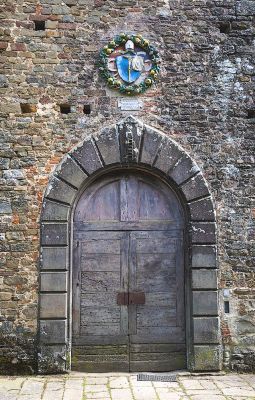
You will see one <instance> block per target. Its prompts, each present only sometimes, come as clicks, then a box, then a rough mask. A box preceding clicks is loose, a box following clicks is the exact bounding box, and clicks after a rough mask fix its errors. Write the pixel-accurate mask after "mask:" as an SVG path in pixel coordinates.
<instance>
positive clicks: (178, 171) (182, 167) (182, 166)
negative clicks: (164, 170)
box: [169, 155, 199, 185]
mask: <svg viewBox="0 0 255 400" xmlns="http://www.w3.org/2000/svg"><path fill="white" fill-rule="evenodd" d="M198 171H199V168H198V166H197V165H196V164H195V163H193V162H192V160H191V159H190V158H189V157H188V156H187V155H185V156H183V157H182V158H180V159H179V160H178V161H177V163H176V164H175V166H174V167H173V168H172V169H171V170H170V172H169V176H170V177H171V178H172V179H173V180H174V182H176V183H177V185H180V184H181V183H182V182H184V181H186V180H187V179H189V178H191V177H192V176H193V175H194V174H195V173H196V172H198Z"/></svg>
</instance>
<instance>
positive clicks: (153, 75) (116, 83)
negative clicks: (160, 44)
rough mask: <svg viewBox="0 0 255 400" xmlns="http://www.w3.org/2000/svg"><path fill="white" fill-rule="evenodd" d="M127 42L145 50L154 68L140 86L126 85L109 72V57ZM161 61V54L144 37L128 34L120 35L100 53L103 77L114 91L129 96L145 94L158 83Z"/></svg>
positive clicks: (100, 68) (99, 63)
mask: <svg viewBox="0 0 255 400" xmlns="http://www.w3.org/2000/svg"><path fill="white" fill-rule="evenodd" d="M127 40H132V42H133V43H134V44H135V45H136V46H138V47H140V48H142V49H144V50H145V51H146V52H147V54H148V55H149V56H150V59H151V62H152V67H151V69H150V71H149V72H148V76H147V77H146V78H145V80H144V81H143V82H141V83H140V84H135V83H134V84H132V85H126V84H125V83H122V82H121V81H120V80H118V79H116V78H115V77H114V76H112V74H111V73H110V71H109V70H108V57H109V56H110V55H111V54H112V53H113V52H114V50H115V49H116V48H117V47H119V46H121V45H124V44H125V43H126V42H127ZM159 64H160V59H159V53H158V51H157V50H156V49H155V47H154V46H152V45H151V44H150V43H149V41H148V40H146V39H144V38H143V37H142V35H127V34H126V33H120V34H119V35H117V36H115V38H114V39H113V40H111V41H110V42H109V43H108V45H106V46H104V48H103V49H102V50H101V51H100V53H99V62H98V67H99V71H100V74H101V76H102V77H103V78H104V79H105V80H106V81H107V83H108V85H109V86H110V88H112V89H117V90H119V91H120V92H121V93H123V94H127V95H129V96H130V95H136V94H140V93H144V92H145V90H146V89H148V88H149V87H150V86H152V84H153V83H154V82H155V81H156V79H157V76H158V73H159V71H160V65H159Z"/></svg>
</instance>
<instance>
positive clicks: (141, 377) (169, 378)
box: [137, 374, 177, 382]
mask: <svg viewBox="0 0 255 400" xmlns="http://www.w3.org/2000/svg"><path fill="white" fill-rule="evenodd" d="M176 378H177V376H176V375H152V374H138V375H137V380H138V381H156V382H177V379H176Z"/></svg>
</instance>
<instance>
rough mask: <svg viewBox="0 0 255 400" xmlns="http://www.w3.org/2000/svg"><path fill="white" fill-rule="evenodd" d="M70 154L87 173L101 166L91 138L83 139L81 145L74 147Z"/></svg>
mask: <svg viewBox="0 0 255 400" xmlns="http://www.w3.org/2000/svg"><path fill="white" fill-rule="evenodd" d="M71 155H72V157H73V158H74V159H75V160H77V161H78V163H79V164H80V165H81V166H82V167H83V168H84V169H85V171H86V172H87V173H88V174H92V173H93V172H95V171H97V170H98V169H100V168H102V167H103V165H102V162H101V160H100V157H99V154H98V151H97V149H96V146H95V144H94V142H93V140H92V139H89V140H85V141H84V142H83V143H82V144H81V145H79V146H78V147H76V148H75V149H74V151H73V152H72V153H71Z"/></svg>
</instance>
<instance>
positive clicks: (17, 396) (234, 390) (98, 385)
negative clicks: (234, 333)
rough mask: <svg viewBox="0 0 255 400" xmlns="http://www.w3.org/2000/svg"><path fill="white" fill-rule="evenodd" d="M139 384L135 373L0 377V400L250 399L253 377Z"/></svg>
mask: <svg viewBox="0 0 255 400" xmlns="http://www.w3.org/2000/svg"><path fill="white" fill-rule="evenodd" d="M177 381H178V382H171V383H164V382H140V381H137V375H135V374H78V373H77V374H76V373H72V374H71V375H61V376H60V375H58V376H36V377H0V400H39V399H40V400H92V399H97V400H188V399H189V400H226V399H227V400H239V399H240V400H241V399H243V400H251V399H255V375H246V374H245V375H237V374H230V375H212V376H208V375H178V378H177Z"/></svg>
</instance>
